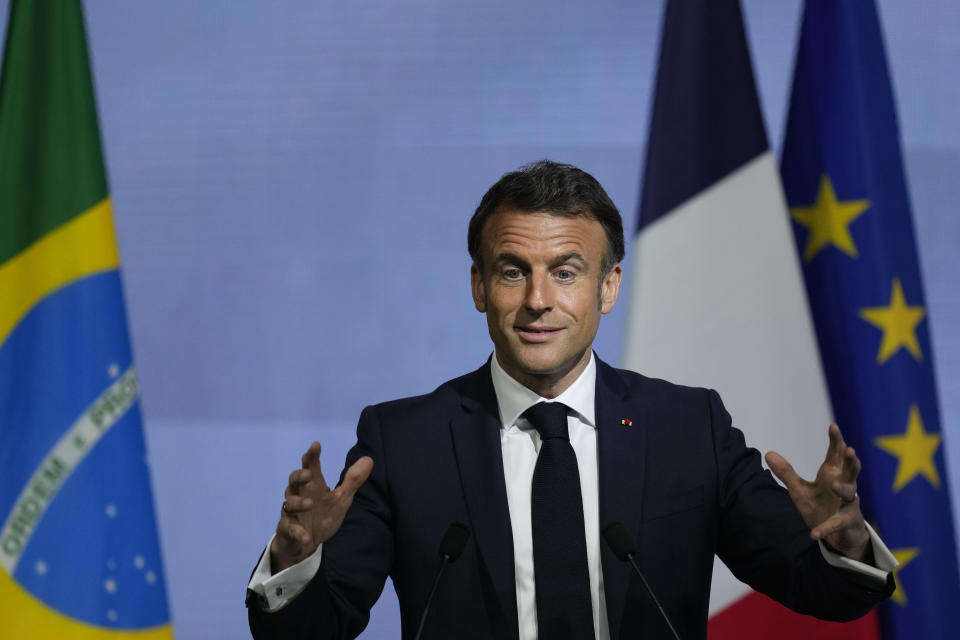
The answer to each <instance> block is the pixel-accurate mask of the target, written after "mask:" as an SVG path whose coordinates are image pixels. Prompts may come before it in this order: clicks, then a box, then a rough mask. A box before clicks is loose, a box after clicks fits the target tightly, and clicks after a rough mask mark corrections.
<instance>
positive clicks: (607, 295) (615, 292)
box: [600, 263, 623, 313]
mask: <svg viewBox="0 0 960 640" xmlns="http://www.w3.org/2000/svg"><path fill="white" fill-rule="evenodd" d="M622 279H623V268H622V267H621V266H620V263H617V264H615V265H613V267H612V268H611V269H610V271H608V272H607V275H605V276H603V282H601V283H600V313H610V311H612V310H613V305H615V304H616V303H617V296H619V295H620V281H621V280H622Z"/></svg>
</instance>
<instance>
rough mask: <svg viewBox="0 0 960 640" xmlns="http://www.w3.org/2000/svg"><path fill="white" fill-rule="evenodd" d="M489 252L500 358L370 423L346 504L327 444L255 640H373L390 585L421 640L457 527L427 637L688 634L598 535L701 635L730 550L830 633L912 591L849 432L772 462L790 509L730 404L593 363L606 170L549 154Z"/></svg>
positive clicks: (284, 528) (527, 171) (309, 477)
mask: <svg viewBox="0 0 960 640" xmlns="http://www.w3.org/2000/svg"><path fill="white" fill-rule="evenodd" d="M468 246H469V250H470V254H471V257H472V259H473V265H472V267H471V289H472V294H473V299H474V303H475V305H476V307H477V309H478V311H480V312H482V313H485V314H486V317H487V324H488V328H489V332H490V337H491V339H492V341H493V343H494V354H493V356H491V359H490V360H489V361H488V362H487V364H485V365H484V366H482V367H481V368H480V369H478V370H477V371H474V372H473V373H469V374H467V375H465V376H463V377H461V378H457V379H455V380H452V381H449V382H447V383H445V384H443V385H441V386H440V387H438V388H437V389H436V390H435V391H433V392H432V393H430V394H427V395H424V396H419V397H416V398H407V399H403V400H397V401H394V402H388V403H384V404H381V405H377V406H373V407H367V408H366V409H365V410H364V412H363V414H362V415H361V417H360V422H359V426H358V428H357V444H356V446H355V447H354V448H353V449H352V450H351V451H350V453H349V454H348V456H347V465H348V467H347V469H346V470H345V472H344V474H343V476H342V478H341V482H340V484H339V486H338V487H337V488H335V489H333V490H330V489H329V488H328V486H327V484H326V483H325V481H324V478H323V475H322V473H321V469H320V463H319V453H320V445H319V444H318V443H313V444H312V445H311V446H310V448H309V449H308V450H307V452H306V453H305V454H304V455H303V458H302V460H301V463H302V465H301V468H300V469H298V470H296V471H294V472H293V473H291V475H290V478H289V483H288V486H287V489H286V492H285V501H284V504H283V508H282V512H281V517H280V521H279V523H278V525H277V531H276V534H275V535H274V537H273V539H272V540H271V542H270V544H269V546H268V549H267V550H266V551H265V552H264V554H263V556H262V557H261V561H260V563H259V565H258V567H257V568H256V570H255V571H254V576H253V578H252V579H251V583H250V585H249V588H250V594H251V595H250V596H249V597H248V608H249V616H250V625H251V630H252V631H253V633H254V636H256V637H265V638H266V637H283V638H299V637H302V638H308V637H309V638H316V637H324V638H327V637H329V638H352V637H355V636H356V635H357V634H359V633H360V632H361V631H362V629H363V627H364V626H365V625H366V622H367V620H368V616H369V609H370V607H371V606H372V605H373V604H374V602H375V601H376V599H377V598H378V597H379V594H380V591H381V589H382V588H383V585H384V582H385V580H386V577H387V576H388V575H389V576H390V577H391V578H392V579H393V582H394V586H395V588H396V591H397V596H398V598H399V601H400V608H401V619H402V627H403V629H402V633H403V637H412V636H413V634H414V631H415V629H416V628H417V623H418V622H419V618H420V614H421V612H422V610H423V607H424V605H425V603H426V599H427V594H428V593H429V591H430V587H431V582H432V577H433V574H434V571H435V570H436V567H437V564H438V559H437V557H436V548H437V544H438V542H439V540H440V539H441V537H442V535H443V533H444V530H445V529H446V528H447V526H448V525H449V524H450V523H451V522H463V523H466V524H467V526H468V527H469V528H470V530H471V531H472V534H473V535H472V537H471V538H470V540H469V542H468V544H467V546H466V548H465V550H464V552H463V554H462V556H461V557H460V559H459V560H458V561H457V562H456V564H454V565H452V566H451V567H450V568H449V570H448V571H447V574H446V575H445V576H444V582H443V585H442V587H441V589H440V590H439V591H438V593H437V597H436V599H435V600H434V602H433V605H432V609H431V611H432V613H431V617H430V619H429V620H428V621H427V624H426V627H425V632H424V633H425V636H424V637H436V638H517V639H521V640H529V639H532V638H537V637H538V635H539V637H541V638H547V637H549V638H551V639H552V638H562V637H569V638H586V637H596V638H598V639H600V640H606V639H607V638H634V637H642V638H645V639H648V640H649V639H652V638H660V637H670V636H669V632H668V630H667V626H666V623H665V622H664V621H663V619H662V618H661V617H660V615H659V613H658V612H657V611H656V609H655V608H654V606H653V604H652V602H651V600H650V598H649V597H648V596H647V595H646V593H645V592H644V591H643V588H642V586H641V583H640V581H639V580H638V579H636V578H635V576H634V575H633V574H632V572H631V570H630V569H629V567H627V566H625V565H624V564H623V563H621V562H620V561H619V560H618V559H617V558H616V557H615V556H614V554H613V553H612V552H611V551H610V550H609V549H608V548H607V547H606V546H605V545H604V544H603V543H602V542H601V540H600V537H601V535H600V531H601V529H602V528H603V527H605V526H606V525H608V524H610V523H614V522H620V523H623V524H624V525H625V526H626V528H627V530H628V531H629V533H630V534H631V536H633V537H634V539H635V540H636V541H637V543H638V551H637V560H638V562H639V565H640V567H641V569H642V570H643V571H644V573H645V575H646V577H647V579H648V581H649V582H650V584H651V586H652V587H653V590H654V592H655V593H656V594H657V596H658V597H659V599H660V600H661V601H662V603H663V606H664V608H665V610H666V613H667V614H668V615H669V617H670V618H671V620H672V621H673V623H674V625H675V626H676V627H677V629H678V631H679V635H680V637H681V638H685V639H688V638H703V637H705V635H706V619H707V605H708V600H709V588H710V578H711V571H712V563H713V558H714V555H718V556H719V557H720V558H721V559H722V560H723V561H724V562H725V563H726V564H727V565H728V566H729V567H730V568H731V570H732V571H733V572H734V574H735V575H737V576H738V577H739V578H741V579H742V580H744V581H746V582H748V583H749V584H751V585H752V586H754V587H755V588H757V589H758V590H760V591H763V592H764V593H767V594H768V595H770V596H771V597H773V598H775V599H777V600H779V601H780V602H783V603H784V604H786V605H787V606H790V607H791V608H793V609H795V610H797V611H800V612H803V613H809V614H812V615H817V616H820V617H825V618H828V619H836V620H847V619H852V618H855V617H859V616H860V615H863V614H864V613H866V612H867V611H868V610H869V609H870V607H872V606H873V605H874V604H875V603H876V602H878V601H879V600H881V599H882V598H884V597H886V596H888V595H889V594H890V593H891V592H892V589H893V583H892V579H891V577H890V573H889V571H890V570H891V569H892V567H893V565H894V564H895V561H894V560H893V559H892V556H890V554H889V552H888V551H887V550H886V548H885V547H884V546H883V544H882V542H880V541H879V540H878V539H877V538H876V536H875V534H873V532H872V531H871V530H870V529H869V527H868V526H867V525H866V523H865V522H864V520H863V516H862V514H861V512H860V507H859V499H858V497H857V493H856V479H857V476H858V474H859V471H860V462H859V460H858V459H857V457H856V455H855V452H854V451H853V450H852V449H851V448H850V447H847V446H846V445H845V444H844V442H843V439H842V437H841V435H840V432H839V430H838V429H837V427H836V426H831V427H830V430H829V440H830V443H829V446H828V451H827V456H826V459H825V461H824V463H823V465H822V466H821V468H820V470H819V472H818V474H817V477H816V479H815V480H814V481H812V482H807V481H805V480H803V479H801V478H799V477H798V476H797V475H796V474H795V473H794V472H793V470H792V468H791V467H790V465H789V464H788V463H787V462H786V460H784V459H783V458H782V457H780V456H779V455H777V454H774V453H771V454H768V457H767V462H768V464H769V465H770V467H771V469H772V470H773V471H774V472H775V473H776V474H777V475H778V477H780V479H781V480H782V481H783V482H784V483H785V484H786V486H787V488H788V489H789V493H788V492H787V491H785V490H783V489H782V488H781V487H780V486H779V485H777V483H776V482H774V480H773V478H772V477H771V476H770V474H769V473H767V472H765V471H763V469H762V467H761V464H760V459H759V454H758V453H757V452H756V451H755V450H753V449H749V448H747V447H746V446H745V444H744V442H743V437H742V434H741V433H740V432H739V431H738V430H736V429H734V428H733V427H732V426H731V421H730V417H729V415H728V414H727V412H726V411H725V410H724V408H723V405H722V403H721V402H720V399H719V397H718V396H717V394H716V393H715V392H712V391H707V390H704V389H691V388H687V387H680V386H677V385H673V384H670V383H667V382H664V381H660V380H654V379H650V378H646V377H644V376H641V375H639V374H635V373H632V372H627V371H621V370H617V369H614V368H612V367H609V366H608V365H606V364H605V363H603V362H602V361H600V360H599V359H598V358H597V357H595V355H594V353H593V351H592V348H591V346H592V343H593V339H594V337H595V335H596V332H597V329H598V327H599V321H600V317H601V316H602V315H603V314H606V313H608V312H609V311H610V310H611V309H612V308H613V306H614V304H615V303H616V300H617V296H618V293H619V288H620V281H621V277H622V269H621V267H620V261H621V260H622V258H623V230H622V223H621V220H620V215H619V212H618V211H617V210H616V207H615V206H614V205H613V203H612V202H611V201H610V199H609V197H608V196H607V194H606V193H605V192H604V190H603V188H602V187H601V186H600V185H599V183H597V182H596V180H594V179H593V177H592V176H590V175H589V174H586V173H585V172H583V171H581V170H579V169H576V168H575V167H571V166H568V165H559V164H556V163H552V162H548V161H544V162H540V163H536V164H533V165H530V166H528V167H524V168H522V169H521V170H519V171H515V172H512V173H510V174H507V175H505V176H504V177H503V178H502V179H501V180H500V181H499V182H497V183H496V184H495V185H494V186H493V187H491V189H490V190H489V191H488V192H487V194H486V195H485V196H484V198H483V200H482V201H481V203H480V205H479V207H478V208H477V211H476V212H475V214H474V216H473V218H472V219H471V222H470V227H469V231H468ZM545 402H548V403H551V404H548V405H543V403H545ZM545 406H546V409H545ZM557 411H559V413H557ZM548 414H549V415H551V416H553V418H548V417H544V416H547V415H548ZM550 420H553V422H554V423H555V424H556V423H557V422H558V421H559V424H560V427H559V431H558V429H557V428H553V427H549V426H547V425H546V423H547V422H549V421H550ZM551 429H552V430H551ZM550 474H553V475H550ZM571 474H572V476H571ZM571 478H572V479H571ZM554 494H556V495H554ZM560 494H562V495H560ZM570 523H573V524H572V525H571V524H570ZM556 547H560V549H559V550H558V549H557V548H556ZM874 565H876V566H874ZM877 567H879V568H877ZM538 576H539V578H538Z"/></svg>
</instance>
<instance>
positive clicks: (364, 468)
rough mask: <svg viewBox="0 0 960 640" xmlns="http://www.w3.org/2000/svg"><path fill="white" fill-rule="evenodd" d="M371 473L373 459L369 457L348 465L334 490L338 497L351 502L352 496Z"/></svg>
mask: <svg viewBox="0 0 960 640" xmlns="http://www.w3.org/2000/svg"><path fill="white" fill-rule="evenodd" d="M371 471H373V458H371V457H369V456H363V457H362V458H360V459H359V460H357V461H356V462H354V463H353V464H352V465H350V468H349V469H347V471H346V473H344V474H343V482H341V483H340V486H339V487H337V488H336V493H337V494H338V497H340V498H346V499H347V500H353V496H354V494H355V493H356V492H357V490H358V489H359V488H360V487H361V486H362V485H363V483H364V482H366V481H367V478H369V477H370V472H371Z"/></svg>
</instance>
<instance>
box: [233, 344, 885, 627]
mask: <svg viewBox="0 0 960 640" xmlns="http://www.w3.org/2000/svg"><path fill="white" fill-rule="evenodd" d="M490 361H491V362H490V374H491V377H492V378H493V388H494V391H495V392H496V396H497V405H498V408H499V410H500V426H501V430H500V446H501V453H502V455H503V475H504V481H505V483H506V488H507V504H508V507H509V510H510V528H511V530H512V532H513V559H514V577H515V579H516V585H517V617H518V623H519V628H520V640H537V600H536V583H535V576H534V574H533V533H532V525H531V518H530V487H531V484H532V481H533V469H534V467H535V466H536V463H537V454H538V453H539V451H540V434H539V433H538V432H537V430H536V429H535V428H534V427H533V426H532V425H531V424H530V423H529V422H528V421H527V420H526V419H525V418H521V417H520V416H521V414H522V413H523V412H524V411H526V410H527V409H529V408H530V407H532V406H533V405H534V404H536V403H537V402H543V401H547V399H546V398H542V397H540V396H538V395H537V394H536V393H534V392H533V391H531V390H530V389H528V388H526V387H524V386H523V385H522V384H520V383H519V382H517V381H516V380H514V379H513V378H511V377H510V376H509V375H508V374H507V372H506V371H504V370H503V368H502V367H501V366H500V363H499V362H498V361H497V358H496V354H494V357H493V358H491V359H490ZM596 379H597V366H596V361H595V358H594V355H593V353H591V354H590V362H589V363H588V364H587V367H586V369H584V370H583V372H582V373H581V374H580V376H579V377H578V378H577V379H576V380H574V382H573V383H572V384H571V385H570V386H569V387H567V389H566V390H565V391H564V392H563V393H561V394H560V395H559V396H557V397H556V398H551V399H549V401H550V402H562V403H563V404H565V405H567V406H568V407H570V409H571V412H570V413H569V415H568V416H567V427H568V429H569V433H570V444H571V445H573V451H574V453H575V454H576V456H577V466H578V468H579V471H580V492H581V494H582V496H583V519H584V527H585V530H584V533H585V535H586V541H587V567H588V569H589V571H590V600H591V604H592V605H593V627H594V631H595V633H596V638H597V640H609V639H610V631H609V629H608V626H607V606H606V599H605V598H604V590H603V570H602V567H601V565H600V513H599V505H600V497H599V483H598V471H597V429H596V413H595V410H596ZM867 530H868V531H869V533H870V539H871V542H872V544H873V553H874V562H875V563H876V566H875V567H872V566H870V565H867V564H864V563H862V562H857V561H856V560H851V559H850V558H846V557H843V556H840V555H837V554H835V553H832V552H830V551H829V550H828V549H827V548H826V547H824V546H823V543H822V542H821V543H820V550H821V552H822V553H823V556H824V559H825V560H826V561H827V562H828V563H829V564H831V565H833V566H835V567H841V568H844V569H847V570H851V571H857V572H859V573H864V574H867V575H870V576H873V577H875V578H878V579H880V580H886V577H887V574H888V573H889V572H890V571H892V570H893V568H894V567H896V566H897V564H898V563H897V561H896V559H895V558H894V557H893V554H892V553H890V551H889V550H888V549H887V547H886V546H885V545H884V544H883V541H881V540H880V538H879V536H877V534H876V532H874V530H873V529H872V528H871V527H870V525H869V524H868V525H867ZM270 542H271V543H272V542H273V539H272V538H271V540H270ZM269 549H270V544H269V543H268V544H267V551H265V552H264V554H263V556H262V557H261V559H260V563H259V564H258V565H257V568H256V570H255V571H254V573H253V576H252V577H251V578H250V583H249V584H248V585H247V588H248V589H250V590H252V591H253V592H255V593H257V594H258V595H260V596H261V598H262V599H263V600H264V601H265V602H266V609H267V610H268V611H271V612H272V611H276V610H278V609H280V608H282V607H283V606H284V605H286V604H287V603H288V602H289V601H290V600H292V599H293V598H294V597H296V595H297V594H298V593H300V592H301V591H302V590H303V589H304V588H305V587H306V586H307V584H308V583H309V582H310V580H312V579H313V576H314V575H316V573H317V570H318V569H319V567H320V557H321V553H322V549H323V545H319V546H318V547H317V550H316V551H314V552H313V554H312V555H310V556H309V557H307V558H305V559H304V560H302V561H300V562H299V563H298V564H296V565H293V566H292V567H288V568H286V569H284V570H283V571H280V572H278V573H277V574H276V575H271V567H270V552H269Z"/></svg>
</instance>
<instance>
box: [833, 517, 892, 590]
mask: <svg viewBox="0 0 960 640" xmlns="http://www.w3.org/2000/svg"><path fill="white" fill-rule="evenodd" d="M865 524H866V523H865ZM867 533H869V534H870V544H871V545H873V562H874V564H875V565H876V566H872V567H871V566H870V565H868V564H866V563H864V562H859V561H858V560H853V559H851V558H848V557H846V556H842V555H840V554H839V553H834V552H832V551H830V550H829V549H827V547H826V546H825V545H824V544H823V541H822V540H817V543H818V544H819V545H820V553H822V554H823V559H824V560H826V561H827V564H829V565H830V566H833V567H837V568H839V569H847V570H848V571H855V572H857V573H859V574H862V575H866V576H870V577H873V578H876V579H877V580H881V581H886V579H887V575H888V574H889V573H890V572H891V571H893V569H894V568H895V567H898V566H900V563H899V562H897V559H896V558H894V557H893V554H892V553H890V550H889V549H887V545H885V544H883V540H881V539H880V536H878V535H877V532H876V531H874V530H873V527H871V526H870V525H869V524H867Z"/></svg>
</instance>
